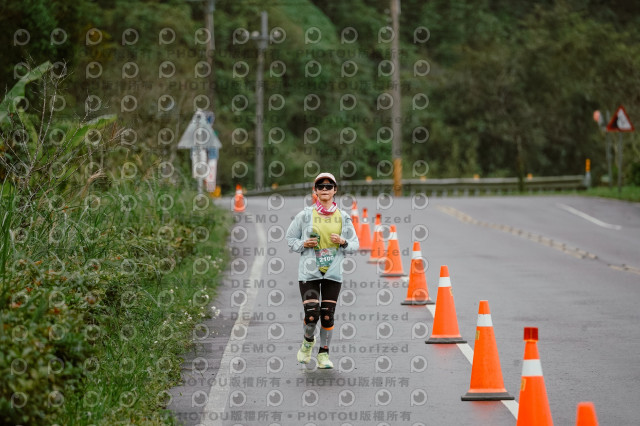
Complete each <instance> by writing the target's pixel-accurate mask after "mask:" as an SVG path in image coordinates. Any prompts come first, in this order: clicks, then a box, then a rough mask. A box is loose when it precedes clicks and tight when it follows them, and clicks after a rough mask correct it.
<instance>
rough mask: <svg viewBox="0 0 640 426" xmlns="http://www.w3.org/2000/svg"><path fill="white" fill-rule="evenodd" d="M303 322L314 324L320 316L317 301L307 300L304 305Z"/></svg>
mask: <svg viewBox="0 0 640 426" xmlns="http://www.w3.org/2000/svg"><path fill="white" fill-rule="evenodd" d="M303 306H304V323H305V324H316V323H317V322H318V318H320V304H318V303H317V302H309V303H305V304H304V305H303Z"/></svg>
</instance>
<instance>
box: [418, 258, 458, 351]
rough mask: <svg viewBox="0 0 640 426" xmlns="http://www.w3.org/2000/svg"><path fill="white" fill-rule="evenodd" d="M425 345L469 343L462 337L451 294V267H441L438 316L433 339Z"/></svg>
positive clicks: (434, 325) (433, 330) (435, 320)
mask: <svg viewBox="0 0 640 426" xmlns="http://www.w3.org/2000/svg"><path fill="white" fill-rule="evenodd" d="M425 343H467V341H466V340H464V339H463V338H462V336H461V335H460V331H459V329H458V317H457V316H456V305H455V303H454V301H453V293H452V292H451V278H450V277H449V267H448V266H447V265H442V266H441V267H440V280H438V298H437V299H436V314H435V316H434V317H433V327H432V328H431V337H430V338H429V339H428V340H427V341H426V342H425Z"/></svg>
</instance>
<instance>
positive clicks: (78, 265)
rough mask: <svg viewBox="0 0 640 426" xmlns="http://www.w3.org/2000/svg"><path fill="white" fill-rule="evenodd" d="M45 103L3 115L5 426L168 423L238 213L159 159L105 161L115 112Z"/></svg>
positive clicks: (51, 79)
mask: <svg viewBox="0 0 640 426" xmlns="http://www.w3.org/2000/svg"><path fill="white" fill-rule="evenodd" d="M58 80H59V79H58V77H56V76H55V74H53V73H52V70H51V67H50V64H43V65H42V66H40V67H37V70H36V71H34V73H32V74H30V77H28V78H24V79H22V80H21V81H20V82H19V83H18V84H17V85H16V87H14V89H12V91H11V93H13V95H16V96H21V95H22V93H23V91H24V90H25V87H26V86H27V84H28V85H29V86H34V87H33V89H34V92H35V93H36V94H38V95H40V96H42V97H44V96H47V95H49V96H50V95H53V94H54V93H58V94H60V92H56V90H57V85H58V82H59V81H58ZM45 93H46V94H47V95H45ZM40 105H44V107H43V109H42V110H41V111H40V113H39V114H26V113H24V111H23V110H21V109H20V108H19V107H16V106H15V105H14V103H12V102H8V103H7V102H3V104H2V107H3V109H2V110H0V116H1V117H2V119H3V121H2V122H1V123H0V125H1V135H2V139H3V147H4V150H3V152H1V153H0V171H1V172H2V179H1V180H0V185H1V186H0V348H2V349H1V350H0V376H1V377H2V380H1V381H0V423H2V424H25V425H40V424H65V425H74V424H79V425H83V424H103V425H113V424H117V423H120V422H127V423H135V424H160V423H171V422H172V420H171V416H169V415H168V413H167V412H166V411H165V410H164V407H165V406H166V403H167V402H168V398H169V396H168V393H167V390H168V389H169V388H171V387H172V386H175V385H176V384H177V383H178V381H179V380H180V367H181V358H180V357H181V355H182V354H184V353H185V352H186V351H187V350H188V348H189V347H190V345H191V344H192V341H193V339H194V336H196V335H197V333H200V334H202V333H205V334H206V333H207V331H206V330H205V329H204V328H203V327H204V326H203V324H202V322H203V321H204V320H205V319H207V318H211V316H212V315H215V314H216V312H214V311H213V310H212V309H211V301H212V298H213V297H214V295H215V289H216V285H217V284H218V280H219V276H220V271H222V270H223V269H224V268H225V265H226V262H227V255H226V252H225V240H226V236H227V233H228V228H229V224H230V215H229V214H228V213H227V212H225V211H223V210H222V209H220V208H217V207H215V206H214V205H213V203H212V202H211V200H210V199H209V197H208V195H201V196H198V195H197V194H196V193H195V191H194V190H193V189H192V188H191V186H192V185H193V184H192V182H191V179H188V180H182V179H180V178H179V174H178V172H175V173H168V172H167V171H166V170H164V171H163V170H162V169H161V168H160V167H159V166H158V164H151V165H148V164H147V165H145V164H142V163H141V162H140V161H136V159H135V158H134V159H132V161H129V162H123V163H120V164H121V166H120V167H113V169H112V171H111V172H105V169H102V168H100V167H99V166H97V164H96V163H99V162H100V161H102V163H103V164H105V165H108V164H117V163H112V161H114V160H112V157H114V156H115V157H116V158H117V156H118V155H119V151H118V150H121V149H122V147H118V144H119V141H120V138H119V136H120V134H121V130H120V128H119V127H118V124H117V120H116V118H115V117H113V116H109V115H107V116H100V117H98V118H96V119H92V120H88V121H87V120H83V119H82V118H81V117H80V118H79V119H78V120H76V121H74V120H72V119H68V118H63V119H59V118H58V117H56V115H55V113H54V111H52V110H51V109H49V108H47V107H46V106H47V103H46V102H45V103H44V104H40ZM96 138H98V139H101V140H102V144H101V145H100V147H101V148H103V151H102V152H98V153H97V152H95V150H94V151H92V147H93V145H92V142H91V141H92V140H95V139H96ZM121 154H122V153H121V152H120V155H121ZM101 155H102V157H101ZM115 161H120V160H115ZM94 167H95V170H94V169H93V168H94ZM116 172H117V173H116ZM214 309H215V308H214Z"/></svg>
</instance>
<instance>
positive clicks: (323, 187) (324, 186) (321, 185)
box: [316, 183, 336, 191]
mask: <svg viewBox="0 0 640 426" xmlns="http://www.w3.org/2000/svg"><path fill="white" fill-rule="evenodd" d="M335 187H336V186H335V185H334V184H332V183H319V184H317V185H316V189H320V190H326V191H330V190H332V189H333V188H335Z"/></svg>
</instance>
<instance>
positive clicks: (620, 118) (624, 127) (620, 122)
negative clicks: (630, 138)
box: [607, 105, 635, 132]
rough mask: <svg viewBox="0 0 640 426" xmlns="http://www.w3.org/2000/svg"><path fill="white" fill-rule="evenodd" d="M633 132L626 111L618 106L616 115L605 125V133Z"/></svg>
mask: <svg viewBox="0 0 640 426" xmlns="http://www.w3.org/2000/svg"><path fill="white" fill-rule="evenodd" d="M634 130H635V129H634V128H633V124H631V120H629V116H628V115H627V111H625V109H624V107H623V106H622V105H620V107H619V108H618V110H617V111H616V113H615V114H613V117H611V121H609V124H607V132H633V131H634Z"/></svg>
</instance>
